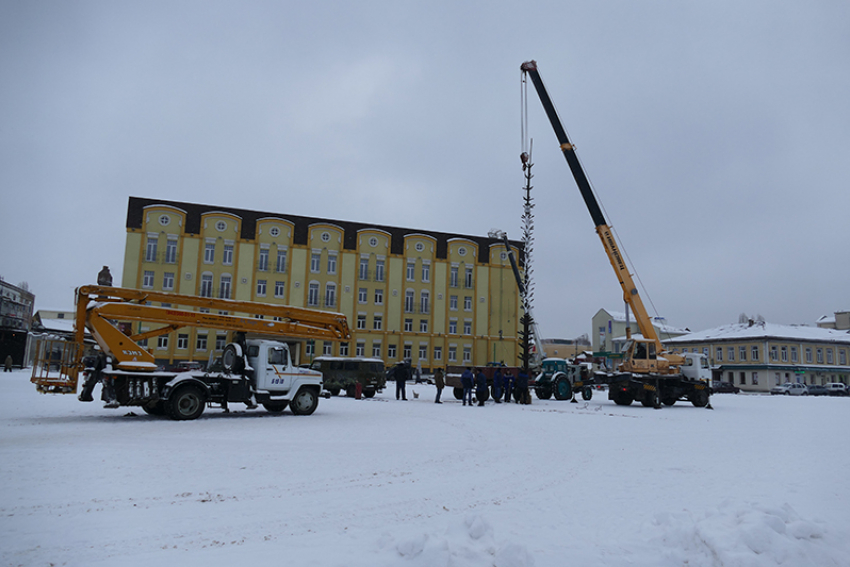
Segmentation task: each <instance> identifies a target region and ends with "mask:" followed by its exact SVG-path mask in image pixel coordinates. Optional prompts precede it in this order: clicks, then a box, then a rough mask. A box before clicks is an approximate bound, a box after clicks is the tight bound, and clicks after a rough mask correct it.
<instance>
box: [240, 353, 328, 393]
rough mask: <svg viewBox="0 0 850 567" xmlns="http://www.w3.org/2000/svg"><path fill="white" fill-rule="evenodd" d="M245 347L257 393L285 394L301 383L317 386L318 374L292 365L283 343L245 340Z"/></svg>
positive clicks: (319, 385) (319, 384)
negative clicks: (246, 347)
mask: <svg viewBox="0 0 850 567" xmlns="http://www.w3.org/2000/svg"><path fill="white" fill-rule="evenodd" d="M247 346H248V349H247V350H248V352H247V359H248V366H249V367H250V368H251V369H253V372H254V384H255V387H256V390H257V392H258V393H262V392H269V393H272V394H274V395H285V394H287V393H289V392H290V391H291V390H297V389H298V388H299V387H300V386H302V385H305V384H309V385H314V386H318V387H319V388H321V386H322V373H321V372H315V371H313V370H310V369H307V368H299V367H297V366H294V365H293V364H292V358H291V357H290V354H289V346H288V345H287V344H286V343H281V342H278V341H269V340H249V341H247Z"/></svg>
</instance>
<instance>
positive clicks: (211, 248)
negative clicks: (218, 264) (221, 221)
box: [204, 242, 215, 264]
mask: <svg viewBox="0 0 850 567" xmlns="http://www.w3.org/2000/svg"><path fill="white" fill-rule="evenodd" d="M214 263H215V242H207V243H205V244H204V264H214Z"/></svg>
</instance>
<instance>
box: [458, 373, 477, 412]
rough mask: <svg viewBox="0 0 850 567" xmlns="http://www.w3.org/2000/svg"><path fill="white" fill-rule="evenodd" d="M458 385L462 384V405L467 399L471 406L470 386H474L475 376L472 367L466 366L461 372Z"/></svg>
mask: <svg viewBox="0 0 850 567" xmlns="http://www.w3.org/2000/svg"><path fill="white" fill-rule="evenodd" d="M460 385H461V386H463V405H466V402H467V401H469V405H470V406H472V388H473V387H474V386H475V376H473V374H472V368H470V367H469V366H467V367H466V370H464V372H463V374H461V375H460Z"/></svg>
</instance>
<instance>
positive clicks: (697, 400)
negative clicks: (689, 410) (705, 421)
mask: <svg viewBox="0 0 850 567" xmlns="http://www.w3.org/2000/svg"><path fill="white" fill-rule="evenodd" d="M688 399H689V400H690V401H691V403H692V404H694V406H695V407H698V408H704V407H705V406H707V405H708V392H706V391H705V390H697V391H695V392H694V393H693V394H691V395H690V396H689V397H688Z"/></svg>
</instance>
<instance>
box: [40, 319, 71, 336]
mask: <svg viewBox="0 0 850 567" xmlns="http://www.w3.org/2000/svg"><path fill="white" fill-rule="evenodd" d="M41 326H42V327H44V329H45V330H47V331H55V332H59V333H73V332H74V320H73V319H42V320H41Z"/></svg>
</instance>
